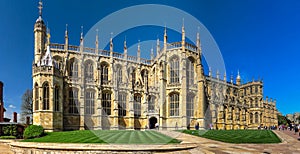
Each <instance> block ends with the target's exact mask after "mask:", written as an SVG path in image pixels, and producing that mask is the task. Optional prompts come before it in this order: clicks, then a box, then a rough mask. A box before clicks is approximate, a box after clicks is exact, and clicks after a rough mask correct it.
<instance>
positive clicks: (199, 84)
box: [32, 11, 277, 131]
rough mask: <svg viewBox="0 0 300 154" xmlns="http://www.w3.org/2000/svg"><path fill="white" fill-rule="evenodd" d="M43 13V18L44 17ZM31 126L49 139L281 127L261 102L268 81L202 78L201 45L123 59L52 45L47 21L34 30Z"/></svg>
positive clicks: (269, 105) (271, 107) (170, 46)
mask: <svg viewBox="0 0 300 154" xmlns="http://www.w3.org/2000/svg"><path fill="white" fill-rule="evenodd" d="M40 12H41V11H40ZM34 38H35V40H34V43H35V45H34V62H33V66H32V72H33V74H32V78H33V110H34V111H33V124H37V125H42V126H43V127H44V128H45V129H46V130H47V131H60V130H77V129H145V128H154V127H155V124H156V123H158V124H159V127H160V128H162V129H187V128H191V129H194V126H195V125H199V127H200V129H206V128H209V127H210V126H212V127H214V128H215V129H246V128H257V126H258V125H266V126H271V125H277V116H276V114H277V110H276V106H275V101H272V100H270V101H269V100H263V83H262V81H253V82H249V83H245V84H241V78H240V76H239V75H238V77H237V78H236V82H235V83H233V79H232V78H231V81H230V82H227V81H226V76H225V78H224V79H223V80H221V79H220V77H219V74H218V75H217V77H212V76H211V73H209V75H205V74H204V70H203V65H202V51H201V47H200V36H199V34H197V45H192V44H189V43H187V42H186V41H185V30H184V27H182V40H181V41H180V42H175V43H167V32H166V29H165V32H164V41H163V42H164V44H163V45H162V48H160V45H159V40H158V43H157V50H156V52H157V54H156V56H155V57H154V54H153V50H152V51H151V59H150V60H148V59H143V58H141V57H140V47H138V50H137V55H138V56H137V57H133V56H129V55H127V47H126V41H125V42H124V53H123V54H121V53H118V52H114V51H113V42H112V39H111V40H110V50H109V51H106V50H102V49H98V35H97V36H96V41H95V46H96V47H95V48H87V47H84V39H83V35H81V40H80V46H73V45H69V43H68V31H67V30H66V32H65V44H55V43H50V35H47V32H46V27H45V24H44V21H43V19H42V17H41V13H40V16H39V18H38V19H37V20H36V23H35V25H34Z"/></svg>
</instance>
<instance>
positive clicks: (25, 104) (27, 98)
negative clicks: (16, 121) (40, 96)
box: [20, 89, 33, 122]
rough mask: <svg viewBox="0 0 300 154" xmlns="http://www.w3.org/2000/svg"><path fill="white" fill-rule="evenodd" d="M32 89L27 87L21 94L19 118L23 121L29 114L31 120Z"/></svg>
mask: <svg viewBox="0 0 300 154" xmlns="http://www.w3.org/2000/svg"><path fill="white" fill-rule="evenodd" d="M32 112H33V111H32V90H29V89H27V90H26V91H25V93H24V94H23V96H22V106H21V117H20V120H21V121H23V122H25V121H26V117H27V116H29V117H30V119H31V122H32Z"/></svg>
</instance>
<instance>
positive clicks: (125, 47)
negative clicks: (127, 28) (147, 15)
mask: <svg viewBox="0 0 300 154" xmlns="http://www.w3.org/2000/svg"><path fill="white" fill-rule="evenodd" d="M126 49H127V45H126V35H125V39H124V50H126Z"/></svg>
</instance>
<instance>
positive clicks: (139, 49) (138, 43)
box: [138, 40, 141, 51]
mask: <svg viewBox="0 0 300 154" xmlns="http://www.w3.org/2000/svg"><path fill="white" fill-rule="evenodd" d="M138 42H139V43H138V51H140V47H141V45H140V40H138Z"/></svg>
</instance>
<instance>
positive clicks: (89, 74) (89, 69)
mask: <svg viewBox="0 0 300 154" xmlns="http://www.w3.org/2000/svg"><path fill="white" fill-rule="evenodd" d="M85 80H86V82H90V83H92V82H93V81H94V67H93V64H92V63H91V62H87V63H86V65H85Z"/></svg>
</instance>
